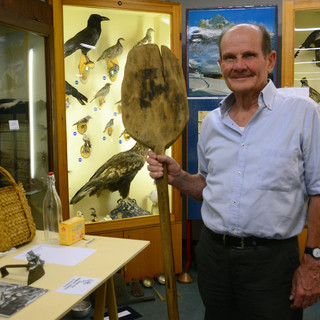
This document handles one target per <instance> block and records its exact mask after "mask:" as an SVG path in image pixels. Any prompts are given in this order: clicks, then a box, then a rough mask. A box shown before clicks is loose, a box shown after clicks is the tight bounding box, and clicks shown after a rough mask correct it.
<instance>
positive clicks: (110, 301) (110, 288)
mask: <svg viewBox="0 0 320 320" xmlns="http://www.w3.org/2000/svg"><path fill="white" fill-rule="evenodd" d="M107 308H108V314H109V319H110V320H118V309H117V301H116V293H115V291H114V282H113V277H112V278H110V279H108V280H107Z"/></svg>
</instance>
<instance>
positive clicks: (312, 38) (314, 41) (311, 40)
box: [294, 30, 320, 67]
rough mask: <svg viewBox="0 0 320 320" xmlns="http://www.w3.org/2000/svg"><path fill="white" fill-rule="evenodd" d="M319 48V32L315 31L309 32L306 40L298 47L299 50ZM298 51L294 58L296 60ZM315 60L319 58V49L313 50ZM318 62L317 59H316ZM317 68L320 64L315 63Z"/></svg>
mask: <svg viewBox="0 0 320 320" xmlns="http://www.w3.org/2000/svg"><path fill="white" fill-rule="evenodd" d="M319 47H320V30H315V31H313V32H311V33H310V34H309V35H308V37H307V39H306V40H304V42H303V43H302V45H301V46H300V47H299V49H301V48H319ZM299 52H300V50H298V51H297V52H296V53H295V55H294V57H295V58H296V57H297V56H298V54H299ZM315 58H316V59H317V58H319V49H318V50H317V49H316V50H315ZM317 60H318V59H317ZM317 66H318V67H320V63H319V64H318V63H317Z"/></svg>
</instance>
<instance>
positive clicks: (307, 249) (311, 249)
mask: <svg viewBox="0 0 320 320" xmlns="http://www.w3.org/2000/svg"><path fill="white" fill-rule="evenodd" d="M304 253H306V254H311V255H312V253H313V248H308V247H306V248H305V249H304Z"/></svg>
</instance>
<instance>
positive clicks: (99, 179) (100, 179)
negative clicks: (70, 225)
mask: <svg viewBox="0 0 320 320" xmlns="http://www.w3.org/2000/svg"><path fill="white" fill-rule="evenodd" d="M147 151H148V148H146V147H144V146H143V145H141V144H140V143H139V142H137V143H136V144H135V145H134V146H133V147H132V148H131V149H129V150H127V151H124V152H120V153H117V154H115V155H114V156H112V157H111V158H110V159H109V160H108V161H107V162H106V163H104V164H103V165H102V166H101V167H100V168H99V169H98V170H97V171H96V172H95V173H94V175H93V176H92V177H91V178H90V179H89V181H88V182H87V183H86V184H85V185H84V186H83V187H82V188H80V190H79V191H78V192H77V193H76V194H75V195H74V196H73V198H72V199H71V201H70V204H76V203H77V202H79V201H80V200H82V199H83V198H84V197H86V196H90V197H91V196H93V195H94V194H97V196H99V195H100V194H101V192H102V191H103V190H110V191H111V192H114V191H116V190H118V191H119V193H120V195H121V197H122V199H126V198H127V197H128V195H129V191H130V184H131V181H132V180H133V178H134V177H135V176H136V174H137V173H138V171H139V170H140V169H141V168H142V167H143V166H144V164H145V161H146V157H147Z"/></svg>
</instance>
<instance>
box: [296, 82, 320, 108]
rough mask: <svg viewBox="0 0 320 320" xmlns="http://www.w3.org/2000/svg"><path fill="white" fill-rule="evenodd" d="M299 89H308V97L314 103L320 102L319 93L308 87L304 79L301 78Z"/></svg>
mask: <svg viewBox="0 0 320 320" xmlns="http://www.w3.org/2000/svg"><path fill="white" fill-rule="evenodd" d="M300 82H301V87H309V97H310V98H311V99H313V100H314V101H315V102H316V103H319V102H320V93H319V92H318V91H317V90H315V89H314V88H312V87H310V86H309V83H308V80H307V78H306V77H303V78H302V79H301V80H300Z"/></svg>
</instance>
